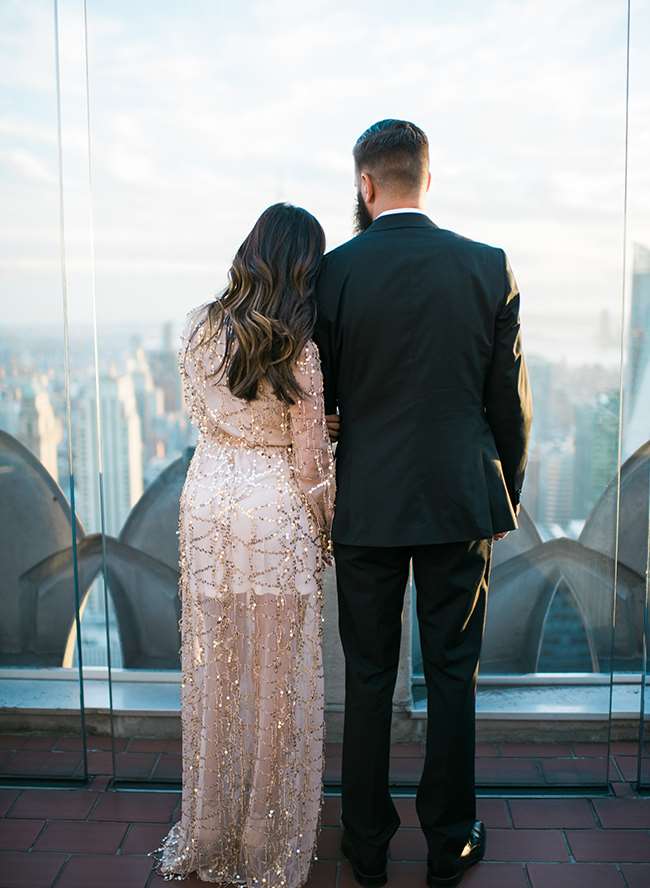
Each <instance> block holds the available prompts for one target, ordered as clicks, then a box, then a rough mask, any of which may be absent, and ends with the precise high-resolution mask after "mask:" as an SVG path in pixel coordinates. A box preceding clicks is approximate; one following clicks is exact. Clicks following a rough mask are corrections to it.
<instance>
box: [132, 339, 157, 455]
mask: <svg viewBox="0 0 650 888" xmlns="http://www.w3.org/2000/svg"><path fill="white" fill-rule="evenodd" d="M128 366H129V371H128V372H129V376H130V377H131V379H132V380H133V387H134V391H135V400H136V406H137V410H138V416H139V417H140V433H141V436H142V448H143V471H144V470H145V469H146V467H147V463H148V462H149V460H150V459H152V458H153V457H154V456H155V455H156V452H157V449H158V448H157V443H158V442H157V439H156V427H155V426H156V419H157V417H159V416H161V414H162V413H163V409H164V394H163V391H162V389H160V388H157V387H156V386H155V385H154V381H153V376H152V375H151V369H150V367H149V363H148V360H147V356H146V354H145V352H144V349H142V348H141V347H139V348H138V349H137V350H136V353H135V357H134V358H131V359H129V362H128Z"/></svg>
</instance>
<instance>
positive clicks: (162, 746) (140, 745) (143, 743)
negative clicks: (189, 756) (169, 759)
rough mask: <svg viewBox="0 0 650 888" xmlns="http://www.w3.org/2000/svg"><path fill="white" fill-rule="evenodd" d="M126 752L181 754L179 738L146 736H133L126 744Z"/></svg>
mask: <svg viewBox="0 0 650 888" xmlns="http://www.w3.org/2000/svg"><path fill="white" fill-rule="evenodd" d="M127 751H128V752H164V753H166V754H167V755H180V754H181V741H180V740H155V739H154V740H148V739H147V738H146V737H142V738H140V737H134V738H132V739H131V740H130V741H129V744H128V746H127Z"/></svg>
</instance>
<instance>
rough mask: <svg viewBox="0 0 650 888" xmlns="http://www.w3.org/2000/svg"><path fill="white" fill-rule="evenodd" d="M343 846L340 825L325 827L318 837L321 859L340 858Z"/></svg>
mask: <svg viewBox="0 0 650 888" xmlns="http://www.w3.org/2000/svg"><path fill="white" fill-rule="evenodd" d="M340 848H341V830H340V829H339V828H338V827H331V826H326V827H324V828H323V829H322V830H321V832H320V835H319V837H318V852H317V853H318V857H319V859H320V860H338V859H339V857H340Z"/></svg>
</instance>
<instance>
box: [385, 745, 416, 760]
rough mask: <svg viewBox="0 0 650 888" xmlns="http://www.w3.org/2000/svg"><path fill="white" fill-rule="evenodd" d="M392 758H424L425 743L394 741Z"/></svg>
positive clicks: (391, 750) (391, 752) (391, 749)
mask: <svg viewBox="0 0 650 888" xmlns="http://www.w3.org/2000/svg"><path fill="white" fill-rule="evenodd" d="M390 757H391V758H421V759H423V758H424V743H393V744H392V746H391V748H390Z"/></svg>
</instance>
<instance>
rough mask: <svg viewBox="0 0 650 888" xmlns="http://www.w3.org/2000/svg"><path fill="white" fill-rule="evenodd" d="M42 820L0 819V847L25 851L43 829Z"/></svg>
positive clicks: (7, 849)
mask: <svg viewBox="0 0 650 888" xmlns="http://www.w3.org/2000/svg"><path fill="white" fill-rule="evenodd" d="M44 824H45V821H44V820H10V819H9V818H4V819H3V820H0V848H1V849H2V850H3V851H26V850H27V849H28V848H30V847H31V846H32V845H33V844H34V841H35V840H36V836H37V835H38V834H39V833H40V831H41V830H42V829H43V826H44Z"/></svg>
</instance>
